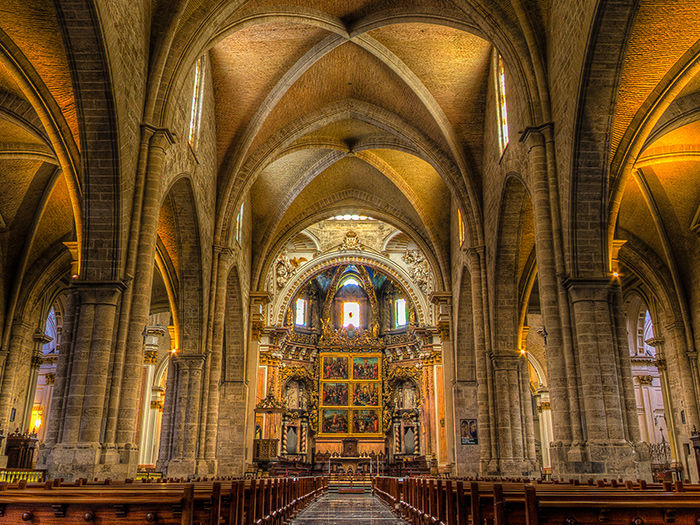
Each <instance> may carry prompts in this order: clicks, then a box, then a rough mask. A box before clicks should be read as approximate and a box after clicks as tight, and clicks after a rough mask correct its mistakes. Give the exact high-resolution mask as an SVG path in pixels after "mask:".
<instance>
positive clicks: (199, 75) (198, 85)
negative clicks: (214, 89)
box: [187, 55, 204, 148]
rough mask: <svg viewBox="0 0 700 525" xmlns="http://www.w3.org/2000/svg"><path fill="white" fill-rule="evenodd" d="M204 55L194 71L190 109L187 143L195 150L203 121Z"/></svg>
mask: <svg viewBox="0 0 700 525" xmlns="http://www.w3.org/2000/svg"><path fill="white" fill-rule="evenodd" d="M203 77H204V55H202V56H201V57H199V60H197V64H196V65H195V70H194V86H193V88H192V108H191V109H190V127H189V131H188V133H187V141H188V142H189V143H190V146H191V147H192V148H194V147H195V146H196V144H197V141H198V140H199V124H200V122H201V120H202V88H203V86H204V82H202V80H203Z"/></svg>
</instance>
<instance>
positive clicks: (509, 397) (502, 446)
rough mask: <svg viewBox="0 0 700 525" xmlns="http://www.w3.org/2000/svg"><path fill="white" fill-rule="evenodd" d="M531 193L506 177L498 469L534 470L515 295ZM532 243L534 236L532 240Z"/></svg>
mask: <svg viewBox="0 0 700 525" xmlns="http://www.w3.org/2000/svg"><path fill="white" fill-rule="evenodd" d="M532 215H533V211H532V202H531V200H530V196H529V193H528V191H527V189H526V187H525V185H524V184H523V182H522V179H520V177H518V176H517V175H513V174H510V175H509V176H508V177H507V178H506V181H505V185H504V187H503V193H502V197H501V207H500V213H499V222H498V241H497V252H496V256H495V268H494V271H493V279H494V292H493V293H494V297H495V298H494V301H493V304H494V311H493V319H494V324H493V326H494V328H495V330H494V333H493V334H492V338H493V349H494V357H493V367H494V370H493V392H494V405H495V425H496V429H497V430H496V432H495V435H496V441H497V448H498V463H499V470H500V471H501V472H502V473H505V472H509V471H515V472H517V471H518V470H519V471H521V472H522V471H523V470H531V469H534V467H535V463H536V453H535V446H534V419H533V413H532V401H531V399H530V388H529V385H530V382H529V373H528V368H527V360H526V359H524V358H523V357H522V356H521V355H520V353H519V352H518V334H519V319H520V316H519V310H520V304H519V303H520V300H521V298H520V296H519V293H518V288H519V286H518V285H519V283H518V280H519V277H520V275H521V274H522V271H523V270H524V268H522V269H521V266H523V264H522V261H521V259H522V253H527V255H529V254H530V252H531V250H526V249H525V246H526V245H525V243H524V233H525V232H526V228H527V221H528V220H530V221H531V220H532ZM531 242H533V243H534V237H533V239H532V241H531Z"/></svg>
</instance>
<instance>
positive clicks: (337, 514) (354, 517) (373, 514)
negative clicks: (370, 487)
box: [292, 494, 406, 525]
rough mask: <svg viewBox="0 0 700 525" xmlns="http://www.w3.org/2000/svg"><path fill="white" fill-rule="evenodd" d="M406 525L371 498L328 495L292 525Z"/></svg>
mask: <svg viewBox="0 0 700 525" xmlns="http://www.w3.org/2000/svg"><path fill="white" fill-rule="evenodd" d="M345 523H349V524H353V523H362V524H363V525H374V524H376V525H405V523H406V522H405V521H404V520H401V519H398V518H397V517H396V516H394V514H392V512H391V511H390V510H389V509H388V508H387V506H386V505H385V504H384V503H382V502H381V501H379V500H378V499H377V498H375V497H374V496H372V495H371V494H326V495H325V496H323V497H322V498H320V499H318V500H316V501H315V502H313V503H312V504H311V505H309V507H308V508H307V509H305V510H304V511H302V512H301V513H300V514H299V516H297V517H296V519H294V520H292V525H305V524H309V525H321V524H323V525H326V524H328V525H343V524H345Z"/></svg>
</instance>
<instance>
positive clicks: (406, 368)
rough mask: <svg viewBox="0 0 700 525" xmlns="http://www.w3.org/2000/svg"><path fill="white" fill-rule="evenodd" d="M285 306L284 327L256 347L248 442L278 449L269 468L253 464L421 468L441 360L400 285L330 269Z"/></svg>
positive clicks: (433, 430)
mask: <svg viewBox="0 0 700 525" xmlns="http://www.w3.org/2000/svg"><path fill="white" fill-rule="evenodd" d="M376 283H380V284H381V285H380V286H378V285H377V284H376ZM398 301H401V302H400V303H399V302H398ZM397 304H401V305H402V309H401V310H397V308H398V307H397V306H396V305H397ZM287 305H288V306H287V311H286V313H285V314H284V317H283V319H284V325H283V326H277V327H275V328H274V329H270V330H269V331H267V332H266V334H264V336H263V337H262V339H261V345H260V346H261V354H260V361H259V376H258V379H259V382H258V385H259V390H258V394H257V399H258V401H257V404H256V439H261V440H264V439H268V438H270V439H278V440H279V449H278V457H277V460H276V462H275V461H274V460H273V461H271V462H270V463H269V464H265V463H264V462H263V461H256V462H257V463H258V464H259V466H261V467H262V468H265V469H267V468H272V469H274V468H276V467H277V466H281V465H284V466H285V467H286V466H288V465H294V468H302V467H303V466H308V468H311V469H312V470H314V471H320V472H329V473H330V474H334V475H345V474H351V475H357V474H361V475H369V474H370V473H376V472H378V471H381V472H386V471H387V469H388V468H389V465H391V464H396V463H397V461H398V462H401V464H403V462H404V461H405V460H408V461H410V460H411V459H412V458H414V459H418V458H424V459H423V463H425V456H426V455H427V454H431V453H432V452H433V450H435V445H436V443H437V441H436V440H437V437H438V435H439V432H441V428H440V427H436V426H435V423H434V422H435V421H436V418H437V415H438V414H436V413H435V411H434V407H435V400H436V398H435V396H436V395H437V394H440V395H442V394H441V392H442V391H443V390H442V385H441V384H440V383H439V381H436V379H439V377H440V374H439V373H438V372H437V370H436V366H440V365H441V359H440V354H439V353H436V352H433V351H432V350H431V339H432V337H433V336H434V335H435V332H429V331H426V330H425V329H420V330H419V329H418V327H416V326H415V325H414V324H412V323H413V320H414V319H415V313H412V312H413V308H414V305H413V304H411V302H410V301H408V299H407V297H406V295H405V294H404V292H403V291H402V289H401V285H400V284H399V283H397V282H396V281H393V280H392V279H390V278H388V276H386V275H382V274H380V273H379V272H377V271H376V270H375V269H373V268H370V267H366V266H362V265H338V266H334V267H331V268H328V269H327V270H326V271H325V272H324V273H323V274H321V275H319V276H317V277H316V278H314V279H311V280H309V281H307V282H306V284H304V285H302V286H301V287H300V288H299V289H298V290H297V291H296V292H295V293H294V295H293V296H292V297H290V301H289V303H287ZM382 308H383V310H382ZM399 321H401V322H399ZM426 399H430V400H431V402H430V403H425V400H426ZM275 463H277V465H275Z"/></svg>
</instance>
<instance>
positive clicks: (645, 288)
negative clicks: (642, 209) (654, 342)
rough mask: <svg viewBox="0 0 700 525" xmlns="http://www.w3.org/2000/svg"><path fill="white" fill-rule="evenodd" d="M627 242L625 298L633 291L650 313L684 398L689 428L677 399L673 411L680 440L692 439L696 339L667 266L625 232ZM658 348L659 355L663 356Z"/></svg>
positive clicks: (697, 418) (698, 418)
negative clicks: (692, 354) (688, 327)
mask: <svg viewBox="0 0 700 525" xmlns="http://www.w3.org/2000/svg"><path fill="white" fill-rule="evenodd" d="M624 236H625V238H627V239H628V240H627V242H626V243H625V244H624V245H623V246H622V248H621V249H620V252H619V254H618V258H619V261H620V264H621V266H622V269H623V274H622V291H623V293H624V294H625V296H628V294H629V293H630V292H631V291H634V292H635V293H638V294H639V295H640V296H641V297H642V298H643V300H644V301H645V302H646V304H647V307H648V308H649V309H650V313H651V316H652V322H653V323H654V330H655V336H656V338H657V339H659V341H660V342H661V345H662V346H661V347H660V348H661V351H662V352H663V355H664V357H665V362H666V365H667V374H668V379H669V382H670V384H671V385H672V389H673V391H674V392H679V393H680V395H681V396H682V399H683V401H682V403H681V405H682V406H683V407H684V409H685V413H686V419H687V425H684V424H682V421H681V418H680V408H679V407H678V403H677V400H676V399H670V400H669V401H670V406H669V407H668V409H669V410H670V411H671V413H672V414H673V417H674V421H675V423H676V424H675V428H676V432H677V435H678V437H679V439H686V438H688V434H687V432H686V430H685V429H690V428H692V427H693V426H700V407H699V406H698V401H697V400H698V393H697V390H696V386H695V383H694V381H693V378H692V377H691V375H690V369H691V367H692V366H693V364H692V359H691V357H690V356H689V355H688V349H689V348H692V346H689V345H690V344H692V336H689V335H688V333H687V331H686V330H685V329H684V323H683V319H682V316H681V314H680V309H679V307H678V298H677V297H676V296H675V293H674V288H673V286H672V278H671V275H670V272H669V270H668V267H667V266H666V264H665V263H664V262H663V261H662V260H661V259H660V258H659V257H658V256H657V255H656V254H655V253H654V252H653V250H652V249H650V248H649V247H648V246H646V245H645V244H644V243H643V242H642V241H641V240H640V239H637V238H636V237H634V236H633V235H632V234H630V233H628V232H624ZM659 351H660V350H659V348H657V354H658V353H659Z"/></svg>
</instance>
